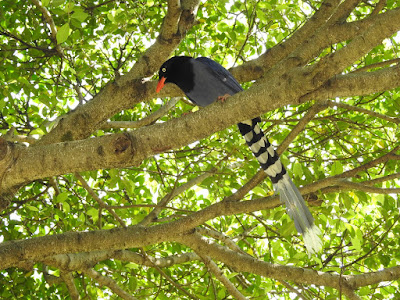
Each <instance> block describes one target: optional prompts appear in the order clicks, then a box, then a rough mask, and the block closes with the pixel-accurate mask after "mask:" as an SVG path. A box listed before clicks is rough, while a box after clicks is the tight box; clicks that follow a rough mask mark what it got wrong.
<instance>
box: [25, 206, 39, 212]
mask: <svg viewBox="0 0 400 300" xmlns="http://www.w3.org/2000/svg"><path fill="white" fill-rule="evenodd" d="M26 208H27V209H29V210H31V211H39V209H38V208H37V207H36V206H32V205H27V206H26Z"/></svg>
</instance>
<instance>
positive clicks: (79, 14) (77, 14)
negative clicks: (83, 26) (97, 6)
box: [71, 9, 88, 23]
mask: <svg viewBox="0 0 400 300" xmlns="http://www.w3.org/2000/svg"><path fill="white" fill-rule="evenodd" d="M87 17H88V14H87V13H85V12H84V11H83V10H82V9H75V12H74V13H73V14H72V16H71V18H74V19H77V20H79V21H80V22H81V23H82V22H83V21H85V20H86V18H87Z"/></svg>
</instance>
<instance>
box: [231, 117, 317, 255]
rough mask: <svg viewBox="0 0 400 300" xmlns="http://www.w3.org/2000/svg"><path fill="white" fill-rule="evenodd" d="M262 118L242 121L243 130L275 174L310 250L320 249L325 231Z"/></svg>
mask: <svg viewBox="0 0 400 300" xmlns="http://www.w3.org/2000/svg"><path fill="white" fill-rule="evenodd" d="M260 121H261V120H260V118H255V119H252V120H246V121H243V122H240V123H239V124H238V127H239V130H240V133H241V134H242V135H243V137H244V139H245V140H246V143H247V145H248V146H249V147H250V149H251V151H252V152H253V154H254V156H255V157H256V158H257V160H258V162H259V163H260V165H261V168H262V169H263V170H264V172H265V173H266V174H267V175H268V176H269V177H270V178H271V181H272V183H273V185H274V189H275V191H276V192H277V193H279V196H280V200H281V202H283V203H284V204H285V205H286V211H287V213H288V215H289V216H290V218H291V219H292V220H293V221H294V224H295V226H296V229H297V231H298V232H299V233H301V234H302V235H303V238H304V244H305V245H306V248H307V251H308V253H309V254H313V253H316V252H319V251H320V250H321V248H322V241H321V239H320V237H319V235H320V234H321V231H320V230H319V228H318V227H317V226H315V225H314V218H313V216H312V215H311V213H310V210H309V209H308V207H307V206H306V203H305V201H304V199H303V197H302V196H301V194H300V191H299V190H298V189H297V187H296V186H295V184H294V183H293V181H292V180H291V179H290V177H289V175H288V174H287V172H286V169H285V167H284V166H283V165H282V163H281V161H280V159H279V156H278V154H277V153H276V151H275V149H274V148H273V147H272V145H271V144H270V142H269V141H268V139H267V138H266V137H265V135H264V133H263V131H262V130H261V128H260V126H259V125H258V122H260Z"/></svg>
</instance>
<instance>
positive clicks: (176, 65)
mask: <svg viewBox="0 0 400 300" xmlns="http://www.w3.org/2000/svg"><path fill="white" fill-rule="evenodd" d="M166 83H174V84H176V85H177V86H178V87H179V88H180V89H181V90H182V91H183V92H184V93H185V94H186V96H187V97H188V98H189V99H190V100H191V101H192V102H193V103H195V104H197V105H198V106H207V105H209V104H211V103H213V102H214V101H216V100H217V99H221V97H222V99H224V98H225V97H226V96H227V95H233V94H236V93H239V92H241V91H243V88H242V87H241V86H240V84H239V83H238V82H237V81H236V79H235V78H234V77H233V76H232V74H231V73H229V71H228V70H226V69H225V68H224V67H223V66H221V65H220V64H219V63H217V62H215V61H213V60H211V59H209V58H206V57H198V58H196V59H194V58H192V57H189V56H175V57H172V58H170V59H169V60H167V61H166V62H164V63H163V65H162V66H161V68H160V70H159V81H158V85H157V90H156V91H157V93H158V92H159V91H160V90H161V89H162V88H163V87H164V85H165V84H166ZM260 121H261V120H260V118H254V119H252V120H245V121H242V122H240V123H239V124H238V127H239V131H240V133H241V134H242V136H243V137H244V139H245V140H246V143H247V145H248V146H249V147H250V149H251V151H252V152H253V154H254V156H255V157H256V158H257V160H258V162H259V163H260V165H261V168H262V169H263V170H264V172H265V173H266V174H267V175H268V176H269V177H270V178H271V181H272V183H273V185H274V189H275V191H276V192H277V193H279V196H280V200H281V202H283V203H284V204H285V205H286V211H287V213H288V214H289V216H290V218H291V219H292V220H293V221H294V223H295V226H296V229H297V231H298V232H299V233H301V234H302V235H303V238H304V244H305V245H306V248H307V251H308V253H309V254H313V253H316V252H319V251H320V250H321V248H322V241H321V239H320V238H319V235H320V234H321V232H320V230H319V228H318V227H317V226H316V225H315V224H314V218H313V216H312V215H311V213H310V210H309V209H308V207H307V206H306V204H305V201H304V199H303V197H302V196H301V194H300V192H299V190H298V189H297V187H296V186H295V185H294V183H293V182H292V180H291V179H290V177H289V174H288V173H287V172H286V169H285V167H284V166H283V165H282V163H281V161H280V159H279V156H278V154H277V153H276V151H275V149H274V148H273V147H272V145H271V144H270V142H269V141H268V139H267V138H266V137H265V135H264V133H263V131H262V130H261V128H260V126H259V125H258V123H259V122H260Z"/></svg>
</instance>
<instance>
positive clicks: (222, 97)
mask: <svg viewBox="0 0 400 300" xmlns="http://www.w3.org/2000/svg"><path fill="white" fill-rule="evenodd" d="M230 96H231V95H229V94H225V95H223V96H218V98H217V100H218V101H221V102H222V103H224V102H225V101H226V99H228V97H230Z"/></svg>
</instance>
